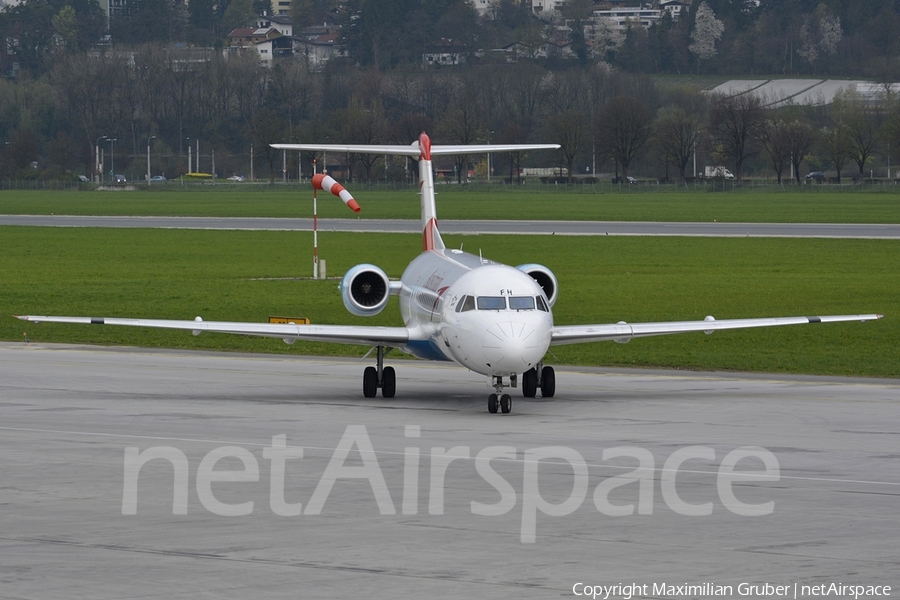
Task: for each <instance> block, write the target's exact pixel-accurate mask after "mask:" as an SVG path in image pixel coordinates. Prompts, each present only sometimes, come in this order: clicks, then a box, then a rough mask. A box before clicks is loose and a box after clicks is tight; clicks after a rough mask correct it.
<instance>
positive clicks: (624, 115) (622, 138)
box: [595, 96, 653, 179]
mask: <svg viewBox="0 0 900 600" xmlns="http://www.w3.org/2000/svg"><path fill="white" fill-rule="evenodd" d="M595 131H596V139H597V146H598V149H599V150H600V151H601V152H602V153H604V154H606V155H608V156H609V157H610V158H611V159H613V160H614V161H615V162H616V163H617V164H619V165H621V166H622V179H624V178H626V177H628V168H629V166H630V165H631V163H632V162H633V161H634V159H635V157H636V156H637V154H638V152H640V150H641V149H642V148H643V147H644V144H646V143H647V140H649V139H650V137H651V136H652V135H653V113H652V112H651V110H650V109H649V108H648V107H647V105H646V104H644V103H643V102H642V101H641V100H640V99H638V98H634V97H626V96H616V97H615V98H613V99H612V100H610V101H609V102H607V103H606V104H604V105H603V106H602V107H601V108H600V111H599V113H598V114H597V125H596V128H595Z"/></svg>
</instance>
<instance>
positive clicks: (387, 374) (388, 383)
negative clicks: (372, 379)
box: [381, 367, 397, 398]
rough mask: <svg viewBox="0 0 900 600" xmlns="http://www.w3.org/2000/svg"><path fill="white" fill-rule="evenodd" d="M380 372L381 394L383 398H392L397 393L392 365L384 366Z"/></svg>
mask: <svg viewBox="0 0 900 600" xmlns="http://www.w3.org/2000/svg"><path fill="white" fill-rule="evenodd" d="M381 373H382V375H381V376H382V382H381V395H382V396H384V397H385V398H393V397H394V394H396V393H397V374H396V373H395V372H394V367H385V368H384V370H383V371H382V372H381Z"/></svg>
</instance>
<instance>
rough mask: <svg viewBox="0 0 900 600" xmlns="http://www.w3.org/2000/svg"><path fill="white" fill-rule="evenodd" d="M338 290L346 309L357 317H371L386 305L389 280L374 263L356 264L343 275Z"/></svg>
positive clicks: (388, 295)
mask: <svg viewBox="0 0 900 600" xmlns="http://www.w3.org/2000/svg"><path fill="white" fill-rule="evenodd" d="M340 290H341V299H342V300H343V301H344V306H346V307H347V310H349V311H350V312H351V313H353V314H354V315H356V316H358V317H372V316H375V315H377V314H378V313H380V312H381V311H383V310H384V307H385V306H387V303H388V298H389V297H390V294H391V282H390V281H389V280H388V276H387V274H386V273H385V272H384V271H382V270H381V269H379V268H378V267H376V266H375V265H356V266H355V267H353V268H352V269H350V270H349V271H347V274H346V275H344V279H342V280H341V285H340Z"/></svg>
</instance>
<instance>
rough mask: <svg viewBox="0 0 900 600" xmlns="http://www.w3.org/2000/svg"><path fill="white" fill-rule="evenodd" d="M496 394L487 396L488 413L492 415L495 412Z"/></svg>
mask: <svg viewBox="0 0 900 600" xmlns="http://www.w3.org/2000/svg"><path fill="white" fill-rule="evenodd" d="M497 404H498V402H497V394H491V395H490V396H488V412H489V413H491V414H492V415H493V414H495V413H496V412H497Z"/></svg>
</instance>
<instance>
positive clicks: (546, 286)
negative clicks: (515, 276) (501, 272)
mask: <svg viewBox="0 0 900 600" xmlns="http://www.w3.org/2000/svg"><path fill="white" fill-rule="evenodd" d="M516 268H517V269H519V270H520V271H524V272H526V273H528V274H529V275H531V278H532V279H534V280H535V281H537V284H538V285H539V286H541V289H542V290H544V293H545V294H546V295H547V301H548V302H549V303H550V306H551V307H552V306H553V305H554V304H556V297H557V295H558V294H559V283H558V282H557V281H556V275H554V274H553V271H551V270H550V269H548V268H547V267H545V266H544V265H537V264H530V265H519V266H518V267H516Z"/></svg>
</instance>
